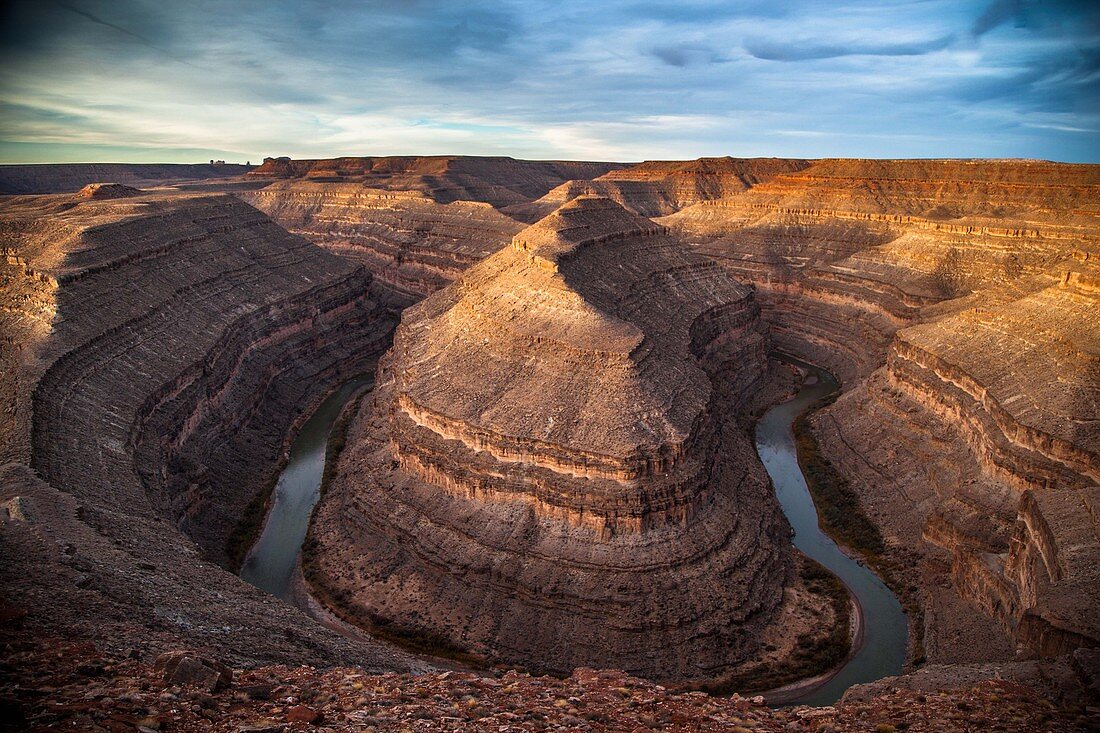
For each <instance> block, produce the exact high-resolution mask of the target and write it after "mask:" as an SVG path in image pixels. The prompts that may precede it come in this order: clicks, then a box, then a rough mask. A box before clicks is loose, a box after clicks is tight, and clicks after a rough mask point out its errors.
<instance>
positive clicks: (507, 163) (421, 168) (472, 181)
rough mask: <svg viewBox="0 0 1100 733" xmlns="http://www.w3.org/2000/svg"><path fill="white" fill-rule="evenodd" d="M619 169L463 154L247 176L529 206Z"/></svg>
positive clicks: (297, 166)
mask: <svg viewBox="0 0 1100 733" xmlns="http://www.w3.org/2000/svg"><path fill="white" fill-rule="evenodd" d="M621 167H622V165H621V164H618V163H587V162H580V161H570V160H516V159H515V158H507V157H496V158H492V157H470V156H463V155H436V156H390V157H378V158H373V157H363V158H329V159H325V160H291V159H290V158H265V159H264V162H263V165H261V166H259V167H258V168H256V169H255V170H253V171H251V172H250V173H249V174H248V175H249V177H250V178H258V179H263V178H272V179H279V178H295V179H305V180H310V181H315V182H328V183H359V184H363V185H364V186H366V187H369V188H382V189H387V190H394V191H419V192H421V193H423V194H424V195H425V196H427V197H428V198H430V199H432V200H433V201H436V202H438V203H441V204H447V203H451V202H452V201H481V202H483V203H487V204H491V205H492V206H498V207H499V206H508V205H512V204H522V203H527V202H528V201H531V200H532V199H536V198H538V197H539V196H542V195H543V194H545V193H546V192H547V191H549V190H550V189H552V188H554V187H555V186H558V185H560V184H562V183H564V182H565V181H568V180H570V179H574V178H595V177H596V176H599V175H601V174H603V173H606V172H607V171H609V170H612V169H613V168H621Z"/></svg>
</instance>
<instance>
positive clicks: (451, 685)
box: [0, 620, 1097, 733]
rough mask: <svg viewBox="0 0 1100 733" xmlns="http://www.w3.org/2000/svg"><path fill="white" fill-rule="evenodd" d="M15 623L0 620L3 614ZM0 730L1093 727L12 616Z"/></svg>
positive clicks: (1014, 702) (967, 700)
mask: <svg viewBox="0 0 1100 733" xmlns="http://www.w3.org/2000/svg"><path fill="white" fill-rule="evenodd" d="M10 623H11V621H10V620H8V624H10ZM7 632H8V633H5V634H4V637H3V638H4V640H5V655H4V656H5V661H4V662H3V663H0V730H27V731H32V732H33V731H47V730H51V731H52V730H81V731H112V732H118V733H123V732H126V733H129V732H131V731H142V732H143V733H149V732H150V731H152V732H153V733H158V732H160V731H163V732H164V733H175V732H177V731H178V732H179V733H189V732H195V733H197V732H198V731H233V732H234V733H275V732H277V731H288V732H289V731H307V730H308V731H312V730H316V731H325V730H328V731H337V730H349V729H354V730H361V731H389V730H400V731H444V730H445V731H492V732H493V733H511V732H512V731H517V732H518V731H561V730H590V731H649V730H663V731H684V732H688V731H724V732H725V733H750V732H752V733H758V732H763V731H822V732H825V731H836V732H840V731H875V733H894V732H896V731H912V732H913V733H916V732H918V731H929V732H932V731H935V732H937V733H939V732H943V733H947V732H949V731H1020V732H1021V733H1024V732H1025V731H1026V732H1027V733H1038V732H1039V731H1050V732H1052V733H1053V732H1055V731H1073V730H1088V729H1090V727H1091V726H1092V725H1094V724H1095V723H1096V722H1097V719H1096V717H1095V714H1094V713H1093V712H1091V711H1086V710H1082V711H1080V712H1069V711H1066V710H1060V709H1058V708H1056V707H1055V706H1053V705H1052V704H1051V703H1049V702H1048V701H1046V700H1044V699H1043V698H1041V697H1040V696H1039V695H1037V694H1036V693H1035V691H1034V690H1033V689H1031V688H1029V687H1026V686H1023V685H1020V684H1018V683H1015V682H1009V681H1004V680H987V681H985V682H982V683H980V684H978V685H976V686H974V687H972V688H969V689H963V690H956V691H952V692H936V693H922V692H918V691H914V690H903V689H893V690H891V691H890V692H888V693H886V694H883V695H880V696H877V697H875V698H872V699H870V700H866V701H859V702H850V703H841V704H838V705H837V706H835V707H824V708H808V707H796V708H789V709H783V710H772V709H771V708H769V707H767V706H766V705H764V702H763V698H761V697H752V698H748V697H741V696H738V695H733V696H731V697H711V696H709V695H707V694H705V693H702V692H688V693H684V694H680V693H675V692H672V691H670V690H668V689H666V688H664V687H662V686H660V685H656V684H653V683H651V682H647V681H645V680H641V679H638V678H636V677H631V676H629V675H626V674H624V673H622V672H616V671H607V670H604V671H598V670H593V669H577V670H575V671H574V672H573V674H572V675H571V676H570V677H569V678H567V679H558V678H554V677H532V676H530V675H527V674H523V673H517V672H514V671H509V672H505V673H503V674H501V675H500V676H497V677H484V676H477V675H474V674H471V673H467V672H442V673H436V674H421V675H411V674H398V673H389V674H366V673H365V672H364V671H363V670H362V669H360V668H355V667H338V668H332V669H327V670H318V669H315V668H313V667H285V666H273V667H261V668H256V669H249V670H243V671H241V670H237V671H235V672H234V671H232V670H229V669H228V668H224V667H222V666H221V665H219V664H218V663H217V662H216V661H214V660H211V659H208V658H205V657H202V656H201V655H198V654H194V653H191V654H187V653H180V652H176V653H167V654H164V655H162V656H161V657H160V658H158V659H157V660H156V661H155V662H153V663H149V662H145V661H139V660H135V659H128V658H112V657H104V656H102V655H100V654H97V653H96V652H95V650H94V649H93V648H92V647H91V646H90V645H87V644H73V643H69V642H64V641H60V640H41V639H35V640H31V639H29V638H26V637H24V636H22V635H19V634H18V633H16V634H12V633H11V628H10V626H9V627H8V628H7Z"/></svg>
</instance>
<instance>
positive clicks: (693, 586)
mask: <svg viewBox="0 0 1100 733" xmlns="http://www.w3.org/2000/svg"><path fill="white" fill-rule="evenodd" d="M766 348H767V339H766V337H765V336H764V335H763V334H762V333H761V331H760V330H759V322H758V308H757V306H756V303H755V300H754V297H753V292H752V290H751V289H750V288H746V287H744V286H742V285H740V284H738V283H737V282H736V281H734V280H733V279H731V278H730V277H729V276H728V275H726V274H725V273H724V271H723V270H722V269H721V268H720V267H718V266H717V265H715V264H714V263H712V262H709V261H708V260H706V259H704V258H701V257H698V256H695V255H692V254H690V253H686V252H684V251H683V249H682V248H680V247H679V245H678V244H677V243H676V242H675V241H674V240H672V239H671V238H669V237H668V236H667V233H666V230H665V229H664V228H662V227H660V226H657V225H655V224H654V223H653V222H652V221H650V220H648V219H645V218H643V217H640V216H637V215H635V214H632V213H629V212H627V211H626V210H624V209H623V208H622V207H620V206H619V205H618V204H616V203H614V202H612V201H609V200H607V199H603V198H594V197H582V198H579V199H576V200H574V201H572V202H571V203H569V204H567V205H565V206H563V207H562V208H561V209H559V210H558V211H556V212H555V213H554V214H552V215H551V216H548V217H547V218H545V219H543V220H542V221H540V222H538V223H537V224H535V225H533V226H531V227H529V228H527V229H525V230H523V231H522V232H520V233H519V234H517V235H516V236H515V238H514V239H513V240H512V242H511V244H510V245H509V246H508V247H506V248H505V249H503V250H502V251H500V252H498V253H497V254H496V255H493V256H492V257H490V258H489V259H487V260H485V261H484V262H482V263H481V264H479V265H476V266H474V267H472V268H471V269H469V270H468V271H467V272H466V273H465V274H464V275H463V277H462V278H460V279H459V280H458V281H456V282H455V283H454V284H453V285H451V286H449V287H448V288H446V289H444V290H442V291H440V292H438V293H436V294H435V295H433V296H432V297H430V298H428V299H427V300H425V301H423V302H422V303H420V304H419V305H417V306H415V307H413V308H411V309H410V310H408V311H406V312H405V314H404V316H403V318H402V323H401V326H400V327H399V328H398V332H397V334H396V336H395V343H394V348H393V349H392V351H391V353H390V354H389V355H388V357H387V359H386V360H385V361H384V363H383V364H382V366H381V367H380V370H379V379H378V384H379V387H378V388H377V389H376V391H375V399H374V404H373V405H372V406H370V407H369V408H367V409H365V410H364V411H363V412H362V413H361V414H360V415H359V417H358V419H357V421H356V423H355V425H354V427H353V429H352V432H351V435H350V438H349V448H348V449H346V451H345V453H344V454H343V457H342V459H341V462H340V470H339V474H338V476H337V477H336V479H335V481H334V483H333V485H332V486H331V488H330V489H329V490H328V493H327V494H326V496H325V498H324V500H323V502H322V505H321V507H320V508H319V510H318V513H317V515H316V518H315V522H314V526H313V530H312V534H311V538H310V541H309V546H308V548H307V557H308V558H311V559H309V560H308V562H307V575H308V576H309V577H310V579H311V581H312V582H313V583H314V585H315V587H318V588H319V589H321V591H322V592H323V593H324V594H325V595H326V596H327V597H328V598H330V599H336V600H337V601H338V602H339V603H338V605H339V606H340V607H341V608H342V609H343V610H344V611H345V612H346V613H347V614H349V615H350V616H352V617H353V618H355V617H357V618H358V619H359V620H361V621H363V622H366V623H372V624H378V623H380V622H393V623H395V624H398V625H399V626H402V627H404V629H405V630H407V631H411V632H414V633H417V634H423V635H431V636H440V637H443V638H445V639H447V640H449V641H450V642H452V643H454V644H456V645H459V646H462V647H465V648H467V649H470V650H473V651H475V652H478V653H481V654H485V655H488V656H491V657H497V658H501V659H505V660H511V661H519V662H522V663H524V664H527V665H530V666H532V667H534V668H539V669H545V670H551V671H567V670H570V669H572V668H573V667H575V666H578V665H601V666H608V665H611V666H618V667H623V668H626V669H630V670H634V671H638V672H641V673H645V674H648V675H653V676H659V677H672V678H694V677H707V676H715V675H716V674H718V673H720V672H721V671H722V670H724V669H726V668H728V667H729V666H730V665H732V664H735V663H737V662H739V661H743V660H744V659H746V658H747V657H749V656H751V655H752V654H753V653H754V652H755V651H756V644H757V643H758V641H757V638H758V636H759V632H760V630H761V629H762V628H764V627H765V626H767V624H768V623H769V621H771V620H772V619H773V618H774V614H775V611H776V609H777V607H778V605H779V603H780V602H781V600H782V595H783V586H784V584H785V583H786V582H787V581H788V580H789V574H790V568H791V557H790V554H789V553H790V550H789V544H788V543H789V529H788V527H787V525H786V522H785V521H784V520H783V518H782V516H781V514H780V512H779V511H778V507H777V504H776V502H775V498H774V496H773V495H772V493H771V492H770V489H769V486H768V484H767V480H766V477H765V475H764V472H763V469H762V467H760V465H759V463H758V462H757V460H756V458H755V455H754V452H753V448H752V445H751V442H750V440H749V437H748V431H747V430H746V429H745V426H744V425H743V424H742V423H740V422H739V420H738V418H737V415H738V407H739V406H740V405H741V404H742V403H743V400H744V399H745V398H746V396H747V394H748V393H749V392H750V391H751V390H752V389H753V387H754V385H756V384H757V383H758V382H759V380H760V379H761V377H762V376H763V375H764V373H765V371H766Z"/></svg>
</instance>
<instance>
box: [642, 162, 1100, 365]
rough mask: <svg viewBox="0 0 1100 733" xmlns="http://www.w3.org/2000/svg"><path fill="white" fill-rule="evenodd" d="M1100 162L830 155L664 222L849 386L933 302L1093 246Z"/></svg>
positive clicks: (781, 340) (781, 339)
mask: <svg viewBox="0 0 1100 733" xmlns="http://www.w3.org/2000/svg"><path fill="white" fill-rule="evenodd" d="M1098 199H1100V172H1098V171H1097V167H1096V166H1081V165H1065V164H1054V163H1042V162H1029V161H935V160H931V161H874V160H823V161H818V162H815V163H814V164H813V165H811V166H809V167H807V168H805V169H803V170H799V171H797V172H793V173H783V174H779V175H776V176H774V177H772V178H771V179H770V180H768V181H764V182H761V183H760V184H758V185H756V186H753V187H752V188H751V189H749V190H747V191H745V192H744V193H741V194H737V195H734V196H730V197H726V198H723V199H717V200H713V201H704V202H701V203H699V204H697V205H695V206H691V207H688V208H686V209H684V210H682V211H680V212H679V213H677V214H674V215H671V216H669V217H666V218H663V219H662V220H661V223H663V224H665V225H667V226H670V227H672V228H673V229H674V230H676V231H677V232H679V233H680V234H681V236H682V237H683V238H684V240H685V241H687V242H689V243H691V244H693V245H694V246H696V247H698V248H699V249H700V251H702V252H703V253H705V254H707V255H708V256H710V257H712V258H714V259H716V260H718V261H720V262H721V263H722V264H723V265H725V266H726V267H728V268H730V269H731V271H733V272H734V273H735V274H736V275H737V276H738V277H740V278H742V279H745V280H749V281H752V282H754V283H756V284H757V287H758V289H759V291H760V296H761V297H760V300H761V304H762V307H763V309H764V314H765V317H766V319H767V320H768V322H769V323H770V324H771V325H772V327H773V332H774V336H775V338H776V342H777V344H779V346H780V347H781V348H785V349H788V350H791V351H795V352H796V353H801V354H803V355H806V356H811V357H813V358H815V359H816V360H818V361H819V363H823V364H826V365H828V366H830V367H832V368H833V369H835V370H837V371H838V373H839V374H840V375H841V376H843V377H844V378H845V379H846V381H851V380H853V379H855V378H857V377H860V376H864V375H866V374H868V373H869V372H870V371H872V370H873V369H874V368H876V367H878V366H879V365H881V363H882V362H883V360H884V357H885V354H886V349H887V346H888V345H889V343H890V339H891V337H892V335H893V333H894V332H895V331H896V330H897V329H898V328H899V327H902V326H905V325H909V324H911V323H915V322H917V321H919V320H920V318H921V313H922V309H923V308H925V307H927V306H930V305H933V304H935V303H938V302H940V301H943V300H950V299H954V298H957V297H960V296H963V295H965V294H967V293H969V292H971V291H972V290H975V289H981V288H987V287H989V286H992V285H996V284H998V283H1001V282H1003V281H1006V280H1009V281H1011V280H1018V279H1020V278H1026V277H1028V276H1034V275H1039V274H1040V273H1043V272H1045V271H1046V270H1047V269H1048V268H1049V267H1051V266H1053V265H1054V264H1056V263H1057V262H1059V261H1061V260H1063V259H1066V258H1068V257H1071V256H1072V253H1073V252H1074V251H1087V250H1089V249H1090V248H1092V247H1094V246H1095V242H1096V240H1097V232H1096V214H1097V212H1096V204H1095V202H1096V201H1097V200H1098Z"/></svg>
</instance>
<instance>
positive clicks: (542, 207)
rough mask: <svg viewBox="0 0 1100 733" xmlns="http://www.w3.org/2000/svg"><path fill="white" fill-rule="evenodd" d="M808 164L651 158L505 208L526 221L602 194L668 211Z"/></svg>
mask: <svg viewBox="0 0 1100 733" xmlns="http://www.w3.org/2000/svg"><path fill="white" fill-rule="evenodd" d="M809 164H810V163H809V161H805V160H787V159H782V158H700V159H699V160H691V161H647V162H645V163H638V164H637V165H632V166H628V167H622V168H616V169H614V170H611V171H608V172H607V173H604V174H603V175H602V176H600V177H598V178H596V179H594V180H571V181H567V182H565V183H563V184H561V185H560V186H558V187H557V188H555V189H553V190H552V191H550V192H549V193H547V194H546V195H545V196H543V197H542V198H539V199H537V200H535V201H532V202H531V203H529V204H517V205H513V206H509V207H507V208H505V209H504V211H505V213H507V214H508V215H510V216H514V217H516V218H517V219H520V220H521V221H537V220H538V219H540V218H542V217H544V216H546V215H547V214H549V213H550V212H551V211H553V210H554V209H556V208H558V207H559V206H561V205H562V204H564V203H565V202H567V201H571V200H573V199H575V198H577V197H578V196H585V195H597V196H603V197H605V198H609V199H612V200H613V201H616V202H617V203H619V204H620V205H622V206H623V207H625V208H627V209H629V210H631V211H633V212H636V213H638V214H641V215H642V216H664V215H666V214H672V213H674V212H676V211H679V210H680V209H682V208H684V207H686V206H691V205H692V204H697V203H699V202H700V201H710V200H713V199H720V198H725V197H727V196H732V195H734V194H736V193H740V192H742V191H745V190H748V189H749V188H752V187H753V186H755V185H757V184H759V183H762V182H764V181H768V180H770V179H772V178H774V177H775V176H777V175H779V174H782V173H790V172H793V171H798V170H801V169H803V168H805V167H807V166H808V165H809Z"/></svg>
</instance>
